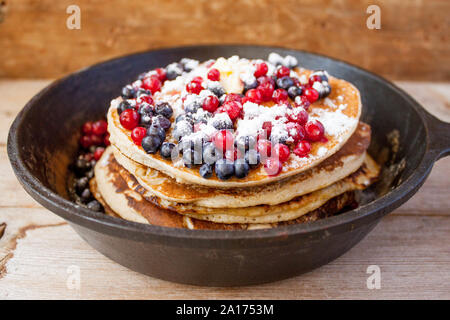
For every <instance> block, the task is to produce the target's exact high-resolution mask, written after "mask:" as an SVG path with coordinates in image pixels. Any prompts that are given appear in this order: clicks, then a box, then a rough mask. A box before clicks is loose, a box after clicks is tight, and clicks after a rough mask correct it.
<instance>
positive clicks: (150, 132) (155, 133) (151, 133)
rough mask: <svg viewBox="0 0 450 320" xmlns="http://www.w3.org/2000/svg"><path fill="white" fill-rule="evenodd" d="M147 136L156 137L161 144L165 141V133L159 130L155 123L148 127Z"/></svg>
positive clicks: (161, 129)
mask: <svg viewBox="0 0 450 320" xmlns="http://www.w3.org/2000/svg"><path fill="white" fill-rule="evenodd" d="M147 135H148V136H158V137H159V138H160V139H161V142H162V141H164V140H166V131H165V130H164V129H163V128H161V127H160V126H159V125H157V124H156V123H152V125H151V126H150V127H148V129H147Z"/></svg>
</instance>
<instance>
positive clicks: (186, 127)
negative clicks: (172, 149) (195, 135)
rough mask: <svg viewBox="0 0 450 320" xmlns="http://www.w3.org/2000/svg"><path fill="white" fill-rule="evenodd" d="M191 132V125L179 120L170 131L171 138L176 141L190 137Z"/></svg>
mask: <svg viewBox="0 0 450 320" xmlns="http://www.w3.org/2000/svg"><path fill="white" fill-rule="evenodd" d="M192 131H193V127H192V124H191V123H189V122H188V121H186V120H181V121H179V122H178V123H176V124H175V127H174V129H173V131H172V136H173V137H174V138H175V139H177V141H180V140H181V138H182V137H184V136H188V135H190V134H191V133H192Z"/></svg>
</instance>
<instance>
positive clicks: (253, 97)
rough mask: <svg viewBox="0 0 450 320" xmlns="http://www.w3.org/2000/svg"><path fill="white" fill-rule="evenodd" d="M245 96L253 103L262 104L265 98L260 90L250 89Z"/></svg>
mask: <svg viewBox="0 0 450 320" xmlns="http://www.w3.org/2000/svg"><path fill="white" fill-rule="evenodd" d="M245 96H246V97H247V98H248V99H249V100H250V101H251V102H253V103H257V104H260V103H261V102H262V99H263V96H262V93H261V91H260V90H259V89H250V90H248V91H247V92H246V93H245Z"/></svg>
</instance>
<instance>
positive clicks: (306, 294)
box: [0, 80, 450, 299]
mask: <svg viewBox="0 0 450 320" xmlns="http://www.w3.org/2000/svg"><path fill="white" fill-rule="evenodd" d="M47 83H49V82H48V81H30V80H20V81H7V80H3V81H0V96H2V97H3V98H2V99H1V100H0V115H1V117H0V124H1V125H0V179H1V180H0V181H2V183H1V184H0V234H1V231H2V229H3V228H2V223H6V228H5V230H4V234H3V237H2V238H1V239H0V299H13V298H19V299H33V298H34V299H36V298H38V299H39V298H45V299H70V298H75V299H90V298H92V299H94V298H96V299H114V298H119V299H196V298H198V299H203V298H212V299H216V298H222V299H253V298H254V299H321V298H331V299H336V298H343V299H372V298H374V299H382V298H394V299H398V298H424V299H432V298H435V299H450V197H449V196H448V195H449V191H450V184H449V179H448V176H449V175H448V173H449V172H450V158H447V159H442V160H440V161H439V162H438V163H437V164H436V165H435V167H434V168H433V171H432V173H431V175H430V177H429V178H428V180H427V181H426V183H425V184H424V186H423V187H422V189H421V190H420V191H419V192H418V193H417V194H416V195H415V196H414V197H413V198H412V199H411V200H410V201H408V202H407V203H406V204H404V205H403V206H402V207H400V208H399V209H397V210H396V211H395V212H393V213H391V214H389V215H388V216H387V217H385V218H384V219H383V220H382V221H381V222H380V224H379V225H378V226H377V227H376V228H375V229H374V230H373V231H372V232H371V233H370V234H369V235H368V236H367V237H366V238H365V239H364V240H363V241H361V242H360V243H359V244H358V245H357V246H356V247H354V248H353V249H352V250H350V251H349V252H348V253H346V254H344V255H343V256H342V257H340V258H338V259H336V260H335V261H333V262H332V263H330V264H328V265H326V266H323V267H321V268H319V269H316V270H314V271H312V272H310V273H307V274H304V275H302V276H299V277H295V278H292V279H288V280H284V281H280V282H276V283H271V284H266V285H260V286H251V287H243V288H202V287H193V286H186V285H180V284H174V283H169V282H166V281H161V280H158V279H154V278H151V277H147V276H144V275H141V274H138V273H136V272H133V271H130V270H128V269H126V268H124V267H122V266H120V265H118V264H116V263H114V262H112V261H111V260H109V259H107V258H105V257H104V256H102V255H101V254H100V253H98V252H96V251H95V250H94V249H92V248H91V247H90V246H89V245H88V244H86V243H85V242H84V241H83V240H82V239H81V238H80V237H79V236H78V235H77V234H76V233H75V232H74V231H73V230H72V229H71V228H70V227H69V226H68V225H67V224H66V223H65V222H64V221H63V220H62V219H60V218H59V217H57V216H56V215H54V214H52V213H51V212H49V211H48V210H46V209H44V208H42V207H41V206H40V205H39V204H37V203H36V202H35V201H34V200H32V199H31V198H30V196H28V195H27V194H26V193H25V191H24V190H23V189H22V188H21V187H20V185H19V183H18V182H17V180H16V179H15V177H14V174H13V172H12V169H11V167H10V165H9V162H8V159H7V155H6V145H5V143H6V135H7V131H8V128H9V125H10V123H11V122H12V120H13V118H14V116H15V114H16V113H17V112H18V111H19V109H20V107H21V106H22V105H23V104H24V103H25V102H26V101H27V100H28V99H29V98H30V97H31V96H32V95H33V94H34V93H36V92H37V91H38V90H39V89H40V88H42V87H43V86H44V85H46V84H47ZM398 84H399V85H400V86H401V87H403V88H404V89H406V90H407V91H408V92H410V93H411V94H412V95H413V96H414V97H415V98H416V99H417V100H418V101H419V102H421V103H422V104H423V105H424V106H425V107H427V108H428V109H429V110H430V111H431V112H432V113H434V114H435V115H436V116H439V117H440V118H442V119H446V120H447V121H450V104H449V101H450V84H444V83H440V84H439V83H438V84H430V83H414V82H401V83H398ZM369 265H378V266H379V267H380V269H381V289H379V290H376V289H373V290H369V289H367V285H366V280H367V277H368V276H369V275H368V274H367V273H366V271H367V267H368V266H369ZM71 268H79V270H80V288H79V290H77V289H69V288H70V286H69V287H68V285H67V282H68V280H70V278H69V276H70V274H69V273H68V270H69V271H70V270H72V269H71Z"/></svg>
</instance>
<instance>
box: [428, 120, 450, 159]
mask: <svg viewBox="0 0 450 320" xmlns="http://www.w3.org/2000/svg"><path fill="white" fill-rule="evenodd" d="M425 115H426V122H427V126H428V130H429V134H430V149H429V152H430V153H432V154H434V155H436V158H435V159H436V161H437V160H439V159H441V158H443V157H446V156H448V155H450V123H448V122H444V121H441V120H439V119H438V118H436V117H435V116H433V115H431V114H430V113H428V112H425Z"/></svg>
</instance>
